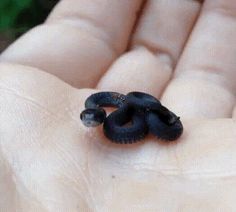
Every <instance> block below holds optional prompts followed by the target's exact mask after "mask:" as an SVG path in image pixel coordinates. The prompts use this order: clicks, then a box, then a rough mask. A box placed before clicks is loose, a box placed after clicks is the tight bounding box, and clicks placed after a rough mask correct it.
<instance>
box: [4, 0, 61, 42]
mask: <svg viewBox="0 0 236 212" xmlns="http://www.w3.org/2000/svg"><path fill="white" fill-rule="evenodd" d="M57 2H58V1H57V0H0V33H4V34H8V35H9V36H10V37H12V38H16V37H18V36H20V35H21V34H22V33H24V32H25V31H27V30H29V29H30V28H32V27H33V26H35V25H38V24H40V23H42V22H43V21H44V20H45V18H46V17H47V15H48V13H49V12H50V10H51V9H52V7H53V6H54V5H55V4H56V3H57Z"/></svg>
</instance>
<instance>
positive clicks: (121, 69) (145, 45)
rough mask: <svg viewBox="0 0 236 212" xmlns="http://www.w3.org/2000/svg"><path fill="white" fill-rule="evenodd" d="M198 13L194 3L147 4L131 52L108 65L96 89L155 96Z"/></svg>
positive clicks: (176, 0) (163, 1) (180, 0)
mask: <svg viewBox="0 0 236 212" xmlns="http://www.w3.org/2000/svg"><path fill="white" fill-rule="evenodd" d="M199 9H200V3H199V2H198V1H186V0H174V1H171V3H170V1H166V0H159V1H156V0H150V1H148V2H147V4H146V6H145V9H144V14H143V15H142V18H141V20H140V22H139V23H138V25H137V30H136V32H135V34H134V37H133V40H132V49H131V51H130V52H129V53H127V54H126V55H124V56H122V57H121V58H119V59H118V60H117V61H116V62H115V63H114V64H113V65H112V67H111V68H110V70H109V71H108V72H107V73H106V74H105V76H104V77H103V78H102V79H101V81H100V82H99V84H98V87H99V88H101V89H112V90H120V91H123V92H128V91H130V90H142V91H145V92H150V93H152V94H155V95H156V96H159V95H160V94H161V92H162V90H163V88H164V87H165V85H166V84H167V82H168V81H169V79H170V77H171V74H172V71H173V68H174V66H175V63H176V62H177V60H178V58H179V56H180V54H181V51H182V49H183V46H184V43H185V42H186V40H187V38H188V36H189V33H190V31H191V29H192V27H193V25H194V22H195V20H196V18H197V16H198V12H199Z"/></svg>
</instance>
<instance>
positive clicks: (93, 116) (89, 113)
mask: <svg viewBox="0 0 236 212" xmlns="http://www.w3.org/2000/svg"><path fill="white" fill-rule="evenodd" d="M105 118H106V111H105V110H104V109H102V108H88V109H85V110H84V111H83V112H82V113H81V114H80V119H81V120H82V122H83V124H84V125H85V126H86V127H97V126H98V125H100V124H102V123H103V122H104V120H105Z"/></svg>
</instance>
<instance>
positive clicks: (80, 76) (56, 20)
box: [0, 0, 141, 87]
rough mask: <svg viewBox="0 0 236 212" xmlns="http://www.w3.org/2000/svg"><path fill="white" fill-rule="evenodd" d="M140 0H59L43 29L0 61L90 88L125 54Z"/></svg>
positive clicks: (18, 44)
mask: <svg viewBox="0 0 236 212" xmlns="http://www.w3.org/2000/svg"><path fill="white" fill-rule="evenodd" d="M140 4H141V0H133V1H126V0H114V1H107V0H99V1H87V0H63V1H61V2H60V3H59V4H58V6H57V7H56V8H55V10H54V11H53V12H52V14H51V15H50V17H49V18H48V20H47V21H46V23H45V24H43V25H41V26H38V27H36V28H34V29H33V30H31V31H30V32H29V33H27V34H26V35H24V36H23V37H22V38H21V39H19V40H18V41H17V42H16V43H14V44H13V45H12V46H10V47H9V48H8V49H7V50H6V51H5V52H4V53H3V54H2V56H1V57H0V61H4V62H11V63H19V64H24V65H28V66H33V67H37V68H40V69H43V70H45V71H47V72H49V73H52V74H54V75H56V76H58V77H60V78H61V79H63V80H65V81H66V82H68V83H70V84H71V85H73V86H77V87H93V86H95V84H96V82H97V81H98V79H99V78H100V76H101V75H102V74H103V73H104V72H105V71H106V69H107V68H108V66H109V65H110V64H111V63H112V62H113V61H114V60H115V58H116V57H117V56H118V55H120V54H121V53H122V52H123V51H124V50H125V49H126V45H127V42H128V39H129V34H130V32H131V30H132V27H133V24H134V22H135V19H136V12H137V10H139V6H140Z"/></svg>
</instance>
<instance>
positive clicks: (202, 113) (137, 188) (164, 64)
mask: <svg viewBox="0 0 236 212" xmlns="http://www.w3.org/2000/svg"><path fill="white" fill-rule="evenodd" d="M235 14H236V4H235V0H206V1H205V2H201V1H194V0H191V1H189V0H173V1H171V3H170V1H166V0H158V1H157V0H149V1H146V4H143V3H142V2H141V0H132V1H126V0H113V1H108V0H94V1H87V0H62V1H61V2H60V3H59V4H58V6H56V8H55V10H54V11H53V12H52V14H51V15H50V16H49V18H48V19H47V20H46V22H45V24H43V25H41V26H38V27H36V28H34V29H33V30H31V31H30V32H28V33H27V34H26V35H24V36H23V37H21V38H20V39H19V40H18V41H16V42H15V43H14V44H13V45H11V46H10V47H9V48H8V49H7V50H6V51H5V52H3V54H2V55H1V56H0V63H1V64H0V88H1V95H0V108H1V109H0V110H1V113H0V131H1V132H0V170H1V171H0V196H1V199H0V208H1V211H22V212H26V211H71V212H73V211H181V212H185V211H186V212H189V211H191V212H194V211H201V212H202V211H204V212H205V211H206V212H209V211H235V207H236V202H235V195H236V177H235V176H236V165H235V164H236V154H235V153H236V142H235V139H236V121H235V120H236V109H235V91H236V71H235V68H236V59H235V55H236V15H235ZM47 72H48V73H47ZM98 90H111V91H117V92H121V93H128V92H130V91H133V90H139V91H143V92H148V93H150V94H152V95H154V96H156V97H158V98H160V99H161V101H162V103H163V104H164V105H165V106H166V107H168V108H170V110H172V111H174V112H175V113H176V114H177V115H179V116H180V117H181V120H182V122H183V125H184V134H183V135H182V137H181V138H180V139H179V140H178V141H177V142H173V143H168V144H166V143H163V142H161V141H158V140H157V139H156V138H154V137H152V136H149V137H148V138H146V139H145V140H144V142H143V143H140V144H137V145H127V146H124V145H115V144H112V143H110V142H109V141H108V140H107V139H106V138H105V137H104V135H103V133H102V130H101V128H98V129H97V128H96V129H93V130H91V129H88V128H86V127H84V126H83V125H82V123H81V121H80V118H79V115H80V112H81V111H82V110H83V109H84V105H83V104H84V101H85V99H86V98H87V96H89V95H90V94H91V93H94V92H97V91H98Z"/></svg>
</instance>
